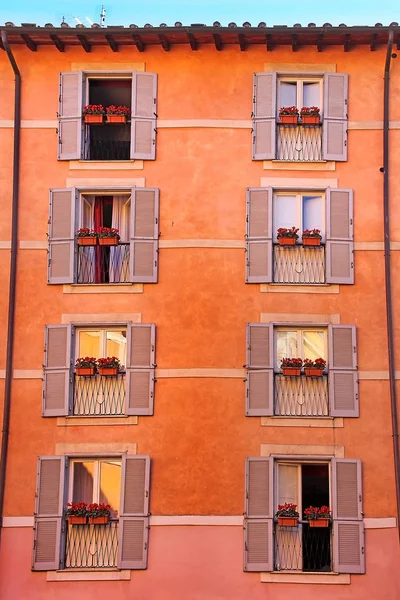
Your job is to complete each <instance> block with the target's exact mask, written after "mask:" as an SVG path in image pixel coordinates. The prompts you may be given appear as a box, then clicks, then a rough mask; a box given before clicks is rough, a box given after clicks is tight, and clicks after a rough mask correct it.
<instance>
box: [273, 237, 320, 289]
mask: <svg viewBox="0 0 400 600" xmlns="http://www.w3.org/2000/svg"><path fill="white" fill-rule="evenodd" d="M274 283H294V284H296V283H297V284H311V283H320V284H321V283H325V247H324V246H302V245H300V244H296V245H295V246H279V245H278V244H274Z"/></svg>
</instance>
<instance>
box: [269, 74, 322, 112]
mask: <svg viewBox="0 0 400 600" xmlns="http://www.w3.org/2000/svg"><path fill="white" fill-rule="evenodd" d="M292 82H296V84H297V86H296V97H297V100H296V106H297V108H298V109H299V111H300V109H301V108H303V106H305V104H304V103H303V84H304V83H316V82H318V83H319V104H318V108H319V110H320V114H321V118H323V114H324V106H323V104H324V78H323V77H322V76H321V75H315V76H312V75H305V76H303V77H294V76H290V75H289V76H287V75H279V74H278V85H277V102H276V106H277V116H279V109H280V108H282V106H283V104H281V93H280V87H281V83H292Z"/></svg>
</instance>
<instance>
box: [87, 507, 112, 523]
mask: <svg viewBox="0 0 400 600" xmlns="http://www.w3.org/2000/svg"><path fill="white" fill-rule="evenodd" d="M110 509H111V506H110V505H109V504H97V503H96V502H94V503H93V504H88V506H87V516H88V517H89V524H90V525H105V524H106V523H108V521H109V520H110Z"/></svg>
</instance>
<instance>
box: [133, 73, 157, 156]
mask: <svg viewBox="0 0 400 600" xmlns="http://www.w3.org/2000/svg"><path fill="white" fill-rule="evenodd" d="M156 119H157V75H156V74H155V73H137V72H133V73H132V121H131V158H132V159H134V158H142V159H148V160H149V159H150V160H154V159H155V157H156V133H157V130H156V127H157V122H156Z"/></svg>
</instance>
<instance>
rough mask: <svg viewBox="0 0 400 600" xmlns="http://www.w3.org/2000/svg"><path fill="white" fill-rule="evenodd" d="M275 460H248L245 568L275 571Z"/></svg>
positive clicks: (254, 458) (248, 569) (252, 458)
mask: <svg viewBox="0 0 400 600" xmlns="http://www.w3.org/2000/svg"><path fill="white" fill-rule="evenodd" d="M273 481H274V479H273V459H272V458H269V457H267V458H261V457H249V458H247V459H246V508H245V522H244V570H245V571H273V569H274V557H273V528H274V521H273V515H274V505H273Z"/></svg>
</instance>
